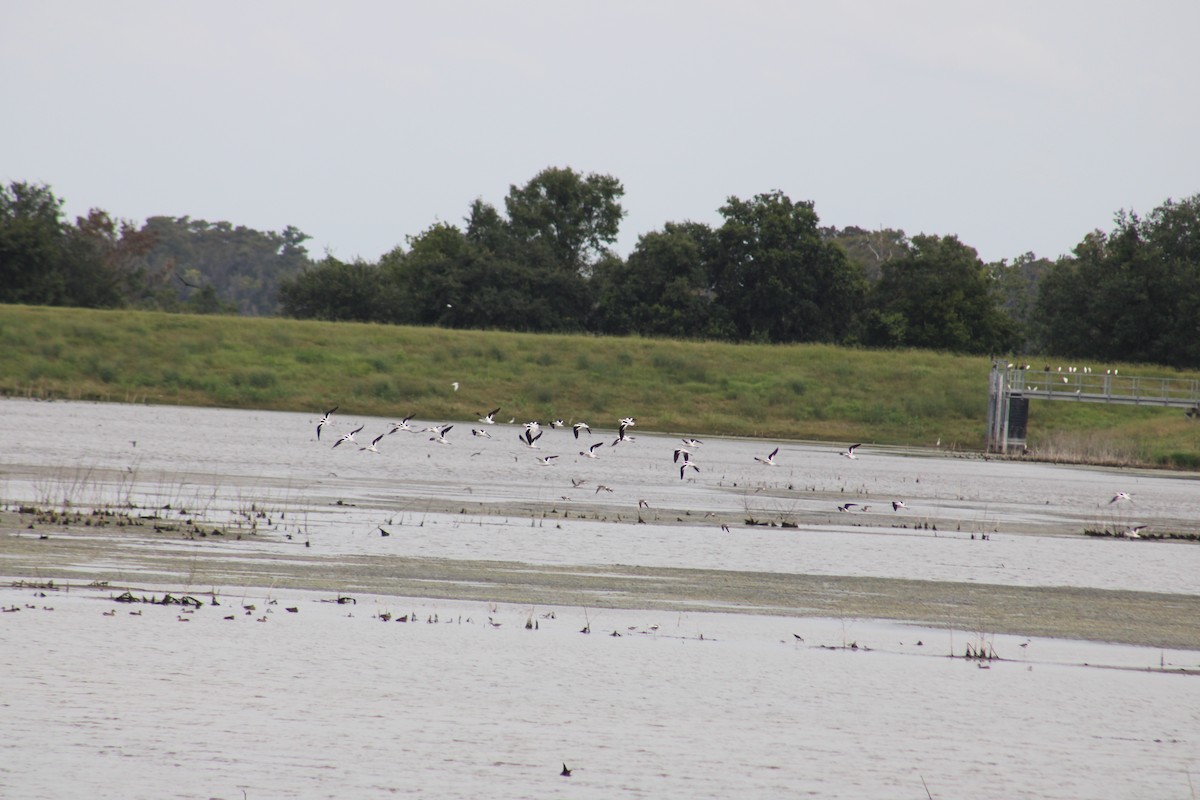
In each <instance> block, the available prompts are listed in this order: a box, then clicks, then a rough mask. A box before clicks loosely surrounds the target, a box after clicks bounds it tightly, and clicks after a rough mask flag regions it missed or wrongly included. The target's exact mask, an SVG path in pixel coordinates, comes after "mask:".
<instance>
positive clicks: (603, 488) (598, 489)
mask: <svg viewBox="0 0 1200 800" xmlns="http://www.w3.org/2000/svg"><path fill="white" fill-rule="evenodd" d="M602 491H604V492H609V493H610V494H611V493H612V489H610V488H609V487H607V486H605V485H604V484H603V483H599V484H596V491H594V492H592V494H600V492H602Z"/></svg>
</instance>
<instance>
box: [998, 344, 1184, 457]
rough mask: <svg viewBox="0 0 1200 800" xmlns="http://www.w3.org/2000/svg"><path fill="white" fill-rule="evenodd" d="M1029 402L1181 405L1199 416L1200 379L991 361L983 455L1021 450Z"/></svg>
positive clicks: (1173, 406)
mask: <svg viewBox="0 0 1200 800" xmlns="http://www.w3.org/2000/svg"><path fill="white" fill-rule="evenodd" d="M1030 400H1062V401H1067V402H1073V403H1117V404H1121V405H1133V406H1162V407H1166V408H1182V409H1184V410H1185V411H1186V412H1187V414H1188V416H1190V417H1200V380H1196V379H1195V378H1147V377H1138V376H1132V375H1121V374H1120V373H1119V371H1118V370H1105V371H1104V372H1096V371H1095V370H1093V369H1091V368H1090V367H1058V368H1055V369H1050V368H1049V367H1047V368H1046V369H1037V370H1035V369H1030V368H1029V367H1028V366H1027V365H1025V366H1017V365H1013V364H1007V363H1003V362H1000V361H993V362H992V372H991V377H990V380H989V389H988V420H987V425H988V433H987V449H988V452H989V453H1008V452H1010V451H1011V450H1014V449H1021V450H1023V449H1024V448H1025V433H1026V429H1027V427H1028V421H1029V401H1030Z"/></svg>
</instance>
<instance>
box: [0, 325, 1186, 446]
mask: <svg viewBox="0 0 1200 800" xmlns="http://www.w3.org/2000/svg"><path fill="white" fill-rule="evenodd" d="M0 348H2V350H0V353H2V354H3V355H2V357H0V393H2V394H6V395H10V396H22V397H24V396H32V397H40V398H66V399H79V400H98V401H105V402H135V403H162V404H179V405H197V406H210V405H211V406H225V407H246V408H251V407H252V408H263V409H279V410H292V411H309V412H314V413H316V412H318V411H321V410H324V409H326V408H328V407H330V406H333V405H340V406H341V408H342V410H343V411H346V412H352V413H355V414H371V415H378V416H383V417H396V418H400V417H402V416H406V415H408V414H413V413H415V414H417V415H418V416H419V417H421V418H424V419H439V420H447V421H452V420H469V421H473V420H475V419H476V417H477V416H478V415H479V413H481V412H486V411H489V410H491V409H492V408H494V407H496V406H500V407H501V408H502V411H501V413H500V415H499V416H500V417H501V418H503V419H505V420H507V419H508V418H510V417H514V416H515V417H516V418H517V419H518V420H526V419H541V420H543V421H546V420H549V419H553V418H557V417H563V418H565V419H568V420H571V419H575V420H581V419H582V420H586V421H588V422H590V423H592V424H593V425H595V426H597V427H604V428H611V427H615V422H616V420H617V419H618V418H619V417H622V416H626V415H634V416H637V417H638V418H639V422H640V423H641V424H643V425H645V427H646V428H647V429H650V430H661V431H676V432H680V433H688V434H695V435H714V434H727V435H742V436H761V437H769V438H787V439H812V440H827V441H834V442H842V443H845V442H850V441H863V442H870V443H877V444H892V445H915V446H932V445H933V444H934V443H935V442H936V441H937V440H939V439H940V440H941V442H942V446H943V447H944V448H957V449H968V450H970V449H978V448H981V447H982V445H983V437H984V433H985V431H984V427H985V419H986V405H987V385H988V381H987V376H988V369H989V362H988V361H987V359H985V358H982V357H967V356H955V355H947V354H943V353H933V352H926V351H870V350H853V349H845V348H837V347H830V346H824V345H786V346H785V345H732V344H724V343H696V342H677V341H665V340H650V339H639V338H600V337H592V336H561V335H532V334H514V333H493V332H479V331H452V330H445V329H439V328H411V327H399V326H388V325H364V324H351V323H324V322H307V321H296V320H286V319H251V318H240V317H208V316H191V315H177V314H162V313H153V312H131V311H91V310H85V309H58V308H40V307H27V306H10V305H0ZM1106 366H1107V365H1106ZM1116 366H1119V367H1120V368H1121V371H1122V373H1126V374H1139V375H1175V376H1178V375H1179V374H1180V373H1178V372H1175V371H1173V370H1168V369H1164V368H1161V367H1138V366H1134V365H1127V364H1121V365H1116ZM454 381H459V382H460V383H461V389H460V390H459V391H457V392H456V391H454V390H453V389H452V388H451V383H452V382H454ZM1029 443H1030V446H1031V448H1032V449H1034V450H1035V451H1037V452H1038V453H1039V454H1041V455H1043V456H1045V457H1049V458H1054V459H1060V460H1087V461H1092V462H1096V463H1109V464H1139V463H1140V464H1150V465H1170V466H1182V467H1195V466H1198V465H1200V424H1197V423H1193V422H1190V421H1188V420H1187V419H1185V418H1184V415H1183V414H1182V413H1181V412H1179V411H1178V410H1166V409H1146V408H1129V407H1116V406H1103V405H1092V404H1079V405H1075V404H1070V403H1035V404H1034V405H1033V407H1032V408H1031V414H1030V433H1029Z"/></svg>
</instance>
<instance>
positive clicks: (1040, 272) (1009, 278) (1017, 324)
mask: <svg viewBox="0 0 1200 800" xmlns="http://www.w3.org/2000/svg"><path fill="white" fill-rule="evenodd" d="M1053 267H1054V262H1052V261H1050V260H1049V259H1045V258H1038V257H1037V256H1035V255H1034V254H1033V253H1025V254H1024V255H1020V256H1018V257H1017V258H1016V259H1014V260H1013V263H1011V264H1009V263H1008V262H1007V261H1003V260H1002V261H998V262H996V263H993V264H989V265H988V273H989V274H990V277H991V280H992V283H993V285H994V286H995V287H996V291H997V292H998V296H999V301H1000V308H1001V309H1002V310H1003V311H1004V313H1005V314H1006V315H1007V316H1008V317H1009V319H1011V320H1012V322H1013V326H1014V331H1015V333H1016V340H1015V344H1014V347H1015V349H1016V350H1017V351H1018V352H1026V353H1028V352H1044V349H1043V348H1042V346H1041V342H1040V339H1039V338H1038V336H1037V321H1036V309H1035V303H1036V302H1037V292H1038V284H1039V283H1040V282H1041V280H1042V278H1043V276H1045V275H1046V274H1047V273H1048V272H1049V271H1050V270H1051V269H1052V268H1053Z"/></svg>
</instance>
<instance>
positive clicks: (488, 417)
mask: <svg viewBox="0 0 1200 800" xmlns="http://www.w3.org/2000/svg"><path fill="white" fill-rule="evenodd" d="M499 413H500V409H498V408H495V409H492V410H491V411H489V412H488V413H486V414H484V415H483V416H482V417H480V418H479V421H480V422H482V423H484V424H485V425H495V424H496V415H497V414H499Z"/></svg>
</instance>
